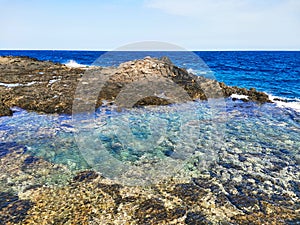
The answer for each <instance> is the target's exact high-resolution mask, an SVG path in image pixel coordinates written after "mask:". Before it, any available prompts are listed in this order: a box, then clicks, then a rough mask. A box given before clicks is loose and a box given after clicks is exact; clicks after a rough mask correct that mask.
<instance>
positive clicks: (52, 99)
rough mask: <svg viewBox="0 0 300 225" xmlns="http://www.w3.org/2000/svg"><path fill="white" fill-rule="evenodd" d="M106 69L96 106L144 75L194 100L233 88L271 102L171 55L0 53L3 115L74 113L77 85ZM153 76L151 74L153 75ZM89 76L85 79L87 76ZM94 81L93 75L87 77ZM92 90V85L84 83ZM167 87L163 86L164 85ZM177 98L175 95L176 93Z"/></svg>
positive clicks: (149, 100) (146, 101)
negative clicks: (81, 61)
mask: <svg viewBox="0 0 300 225" xmlns="http://www.w3.org/2000/svg"><path fill="white" fill-rule="evenodd" d="M103 69H106V70H107V69H108V70H109V72H110V73H111V74H112V76H111V77H110V79H109V80H108V81H107V83H106V84H105V86H104V87H103V89H102V90H101V93H100V94H99V96H98V99H97V102H96V104H95V107H99V106H100V105H101V104H102V100H108V101H112V102H113V101H114V100H115V99H116V97H117V96H118V94H119V93H120V91H121V90H122V88H124V87H125V86H126V85H128V84H131V83H133V82H138V81H139V80H141V79H144V80H145V79H146V80H147V79H148V81H149V78H150V79H152V80H153V77H155V79H156V80H158V79H161V78H164V79H165V80H166V79H168V80H170V81H172V82H173V83H174V84H176V85H178V86H179V87H182V88H183V89H184V91H185V92H186V93H187V94H188V97H189V98H190V100H197V99H199V100H207V99H208V98H226V97H229V96H231V95H232V94H238V95H244V96H248V98H247V99H244V100H245V101H255V102H258V103H266V102H270V100H269V98H268V95H267V94H265V93H263V92H259V91H256V90H255V89H254V88H252V89H250V90H247V89H245V88H239V87H230V86H227V85H225V84H224V83H221V82H217V81H215V80H210V79H208V78H204V77H201V76H196V75H193V74H191V73H188V72H187V71H186V70H185V69H182V68H179V67H177V66H175V65H174V64H173V63H172V62H171V61H170V60H169V59H168V58H166V57H163V58H162V59H155V58H150V57H146V58H144V59H141V60H135V61H129V62H125V63H122V64H121V65H119V66H118V67H116V68H100V67H93V68H92V67H91V68H89V69H88V70H87V68H69V67H67V66H65V65H63V64H59V63H53V62H49V61H39V60H37V59H34V58H29V57H11V56H8V57H0V71H1V75H0V96H1V97H0V116H9V115H12V111H11V109H10V108H12V107H20V108H23V109H25V110H29V111H36V112H43V113H60V114H61V113H66V114H71V113H72V105H73V103H74V96H75V92H76V88H77V86H78V83H79V82H80V79H82V78H84V76H85V74H86V73H87V71H89V73H96V74H97V73H101V70H103ZM150 81H151V80H150ZM85 82H86V80H85ZM88 82H91V83H93V82H94V80H91V81H87V83H88ZM86 87H87V89H86V91H87V92H88V90H89V85H86ZM161 88H164V87H161ZM173 99H174V98H173ZM169 103H173V101H169V100H168V99H167V98H165V99H164V98H160V97H157V96H146V97H145V98H143V99H139V101H138V102H136V104H135V106H138V105H161V104H169Z"/></svg>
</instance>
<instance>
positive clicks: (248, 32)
mask: <svg viewBox="0 0 300 225" xmlns="http://www.w3.org/2000/svg"><path fill="white" fill-rule="evenodd" d="M0 25H1V32H0V49H98V50H112V49H115V48H117V47H119V46H122V45H124V44H128V43H132V42H138V41H148V40H151V41H152V40H153V41H164V42H170V43H173V44H177V45H179V46H182V47H184V48H186V49H189V50H209V49H223V50H226V49H296V50H300V0H139V1H138V0H123V1H121V0H102V1H101V0H99V1H96V0H86V1H83V0H82V1H80V0H72V1H71V0H65V1H64V0H51V1H50V0H26V1H25V0H22V1H21V0H0Z"/></svg>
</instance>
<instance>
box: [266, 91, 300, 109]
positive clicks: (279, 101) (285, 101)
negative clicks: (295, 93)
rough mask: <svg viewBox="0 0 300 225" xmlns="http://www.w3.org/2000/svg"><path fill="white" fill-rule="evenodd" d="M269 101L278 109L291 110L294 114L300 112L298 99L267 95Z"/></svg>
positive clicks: (299, 100)
mask: <svg viewBox="0 0 300 225" xmlns="http://www.w3.org/2000/svg"><path fill="white" fill-rule="evenodd" d="M269 99H270V100H271V101H272V102H274V103H275V104H276V106H277V107H280V108H289V109H293V110H295V111H296V112H300V99H296V98H295V99H290V98H281V97H277V96H273V95H269Z"/></svg>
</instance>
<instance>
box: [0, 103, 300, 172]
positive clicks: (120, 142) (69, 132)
mask: <svg viewBox="0 0 300 225" xmlns="http://www.w3.org/2000/svg"><path fill="white" fill-rule="evenodd" d="M299 120H300V116H299V113H297V112H295V111H292V110H289V109H283V108H278V107H276V106H275V105H274V104H265V105H256V104H255V103H251V102H248V103H246V102H242V101H239V100H237V101H232V100H230V99H228V100H226V106H225V108H223V109H222V110H219V111H218V110H217V111H215V112H213V111H212V108H211V106H209V105H208V104H207V102H190V103H183V104H178V105H172V106H161V107H146V108H137V109H128V110H124V111H122V112H119V111H117V110H115V109H112V108H109V107H102V108H99V109H98V110H97V112H96V113H95V115H94V117H93V119H92V120H90V121H89V120H87V121H86V122H85V124H84V123H81V127H80V129H78V127H76V125H74V120H73V119H72V116H68V115H42V114H37V113H34V112H26V111H24V110H21V109H15V113H14V116H13V117H2V118H0V134H1V142H2V145H1V148H2V151H5V150H4V149H5V148H6V147H7V146H11V145H20V146H25V147H26V152H27V153H29V154H31V155H33V156H37V157H42V158H44V159H46V160H48V161H50V162H53V163H59V164H64V165H66V166H68V167H69V168H70V169H71V170H80V169H87V168H90V167H94V166H95V165H96V164H97V159H96V158H95V159H94V160H95V161H93V162H94V163H95V164H93V163H92V165H90V164H91V163H90V162H89V163H88V162H87V161H86V157H84V156H82V150H81V149H80V146H82V145H80V144H79V145H80V146H79V147H78V139H76V138H75V136H76V135H78V134H80V132H85V133H84V134H85V139H84V140H83V141H84V144H87V143H90V145H86V146H87V148H88V146H93V145H92V144H91V143H93V141H97V142H98V143H101V144H102V147H101V149H104V150H106V151H108V152H109V154H111V155H112V156H113V157H114V158H116V159H117V160H119V161H122V162H129V163H134V162H138V161H139V160H140V159H141V158H143V159H145V156H147V159H148V160H150V159H151V158H156V157H158V158H159V159H164V158H168V157H169V158H172V159H174V160H178V161H180V162H181V161H184V163H187V161H186V160H188V159H189V158H190V157H192V155H193V154H195V152H198V153H201V154H202V156H203V158H202V159H203V161H206V162H207V161H209V160H217V161H218V160H219V156H218V153H219V152H220V151H221V149H223V150H225V152H229V153H236V154H248V153H251V154H254V153H257V154H261V155H269V156H272V157H274V159H276V158H285V159H286V160H288V161H289V162H290V163H292V162H294V163H295V166H296V167H297V166H299V149H300V124H299ZM81 122H82V121H81ZM84 129H85V130H84ZM83 130H84V131H83ZM81 134H83V133H81ZM98 147H99V146H97V148H98ZM91 148H94V149H90V150H91V151H95V149H96V148H95V147H91ZM99 149H100V147H99ZM90 150H89V149H85V150H84V152H85V153H88V152H89V151H90ZM2 154H4V153H2ZM100 156H101V154H100V155H99V157H100ZM99 160H100V161H101V159H99ZM99 172H101V171H99Z"/></svg>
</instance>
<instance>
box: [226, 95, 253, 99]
mask: <svg viewBox="0 0 300 225" xmlns="http://www.w3.org/2000/svg"><path fill="white" fill-rule="evenodd" d="M230 97H231V98H236V99H247V100H248V98H249V96H247V95H239V94H232V95H231V96H230Z"/></svg>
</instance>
